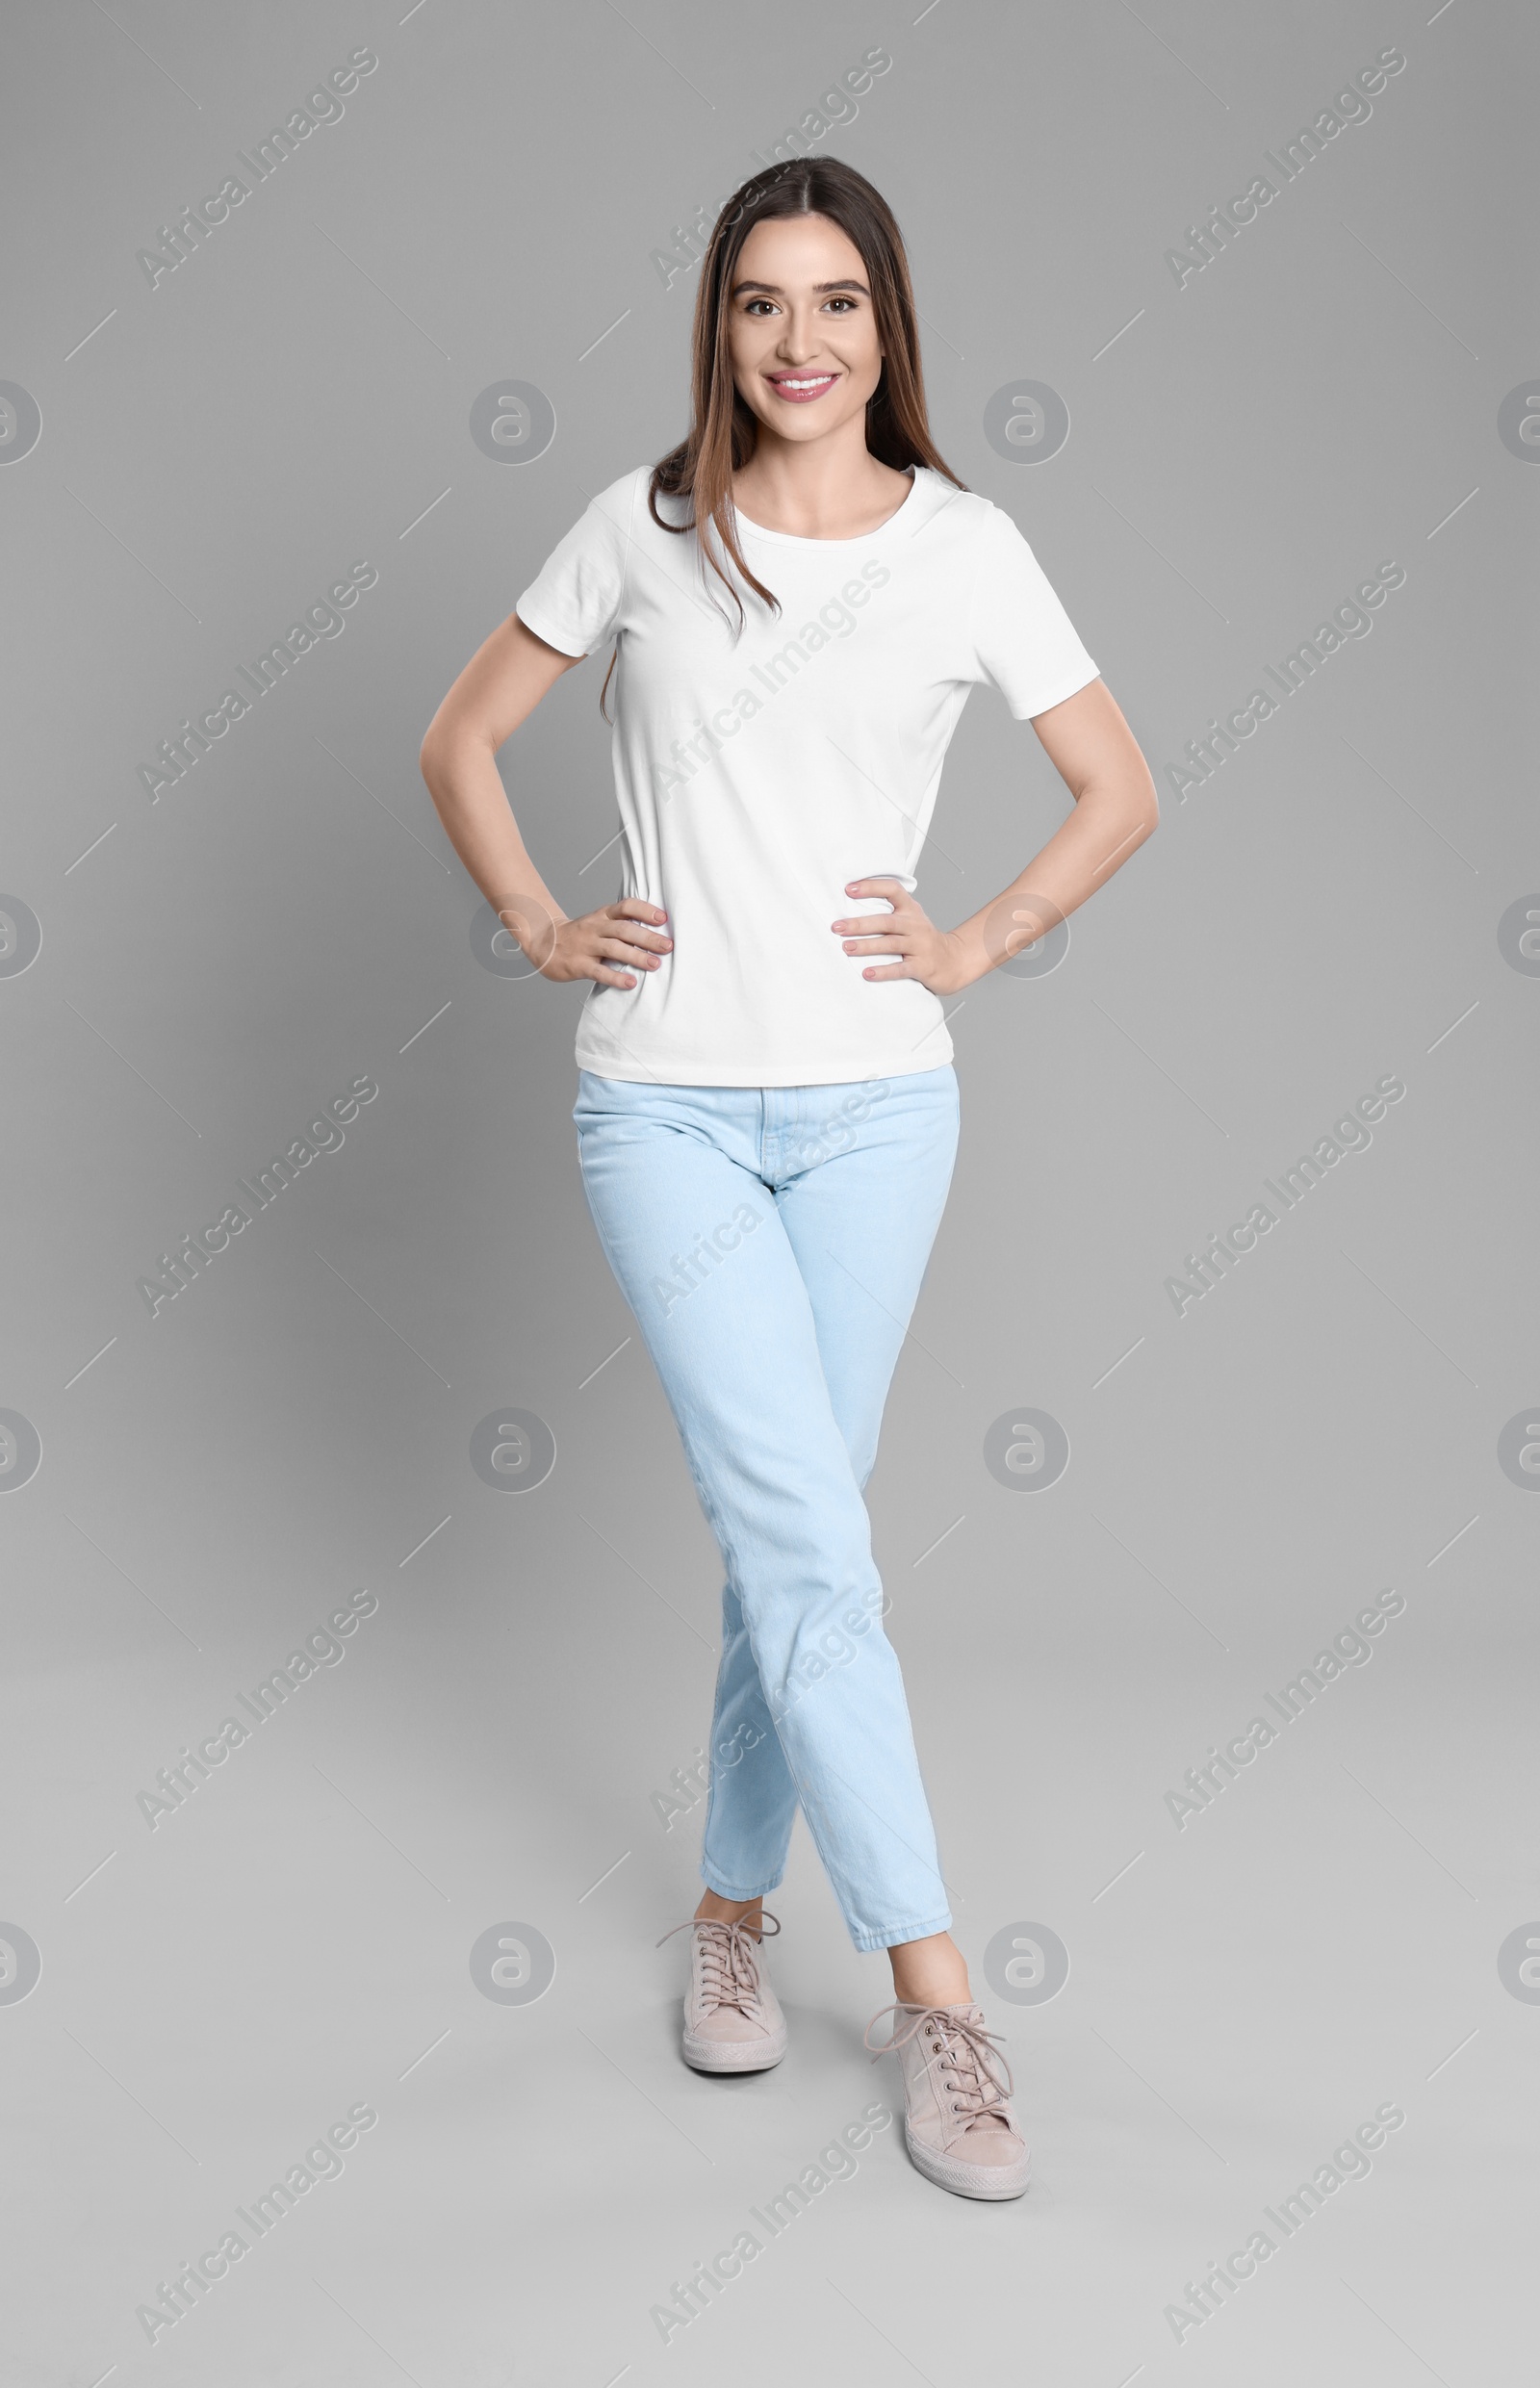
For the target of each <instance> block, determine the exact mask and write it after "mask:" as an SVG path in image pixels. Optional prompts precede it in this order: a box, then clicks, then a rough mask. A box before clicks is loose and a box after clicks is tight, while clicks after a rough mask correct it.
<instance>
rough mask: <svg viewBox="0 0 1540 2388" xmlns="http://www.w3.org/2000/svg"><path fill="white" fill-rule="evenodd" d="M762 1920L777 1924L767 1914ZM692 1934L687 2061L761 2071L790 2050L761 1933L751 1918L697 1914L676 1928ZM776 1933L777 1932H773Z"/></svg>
mask: <svg viewBox="0 0 1540 2388" xmlns="http://www.w3.org/2000/svg"><path fill="white" fill-rule="evenodd" d="M763 1924H774V1925H775V1930H776V1932H779V1931H780V1930H781V1926H780V1923H779V1922H778V1921H777V1919H776V1917H775V1916H774V1915H765V1916H764V1917H763V1918H762V1924H761V1932H762V1925H763ZM686 1929H688V1931H689V1934H690V1986H689V1989H688V1990H686V1991H685V1993H684V2041H683V2047H684V2062H685V2063H686V2065H693V2066H694V2067H695V2068H696V2070H697V2071H698V2072H703V2073H762V2072H765V2071H767V2070H768V2069H769V2067H771V2066H772V2065H779V2064H780V2062H781V2060H782V2058H783V2056H784V2055H785V2053H786V2021H785V2017H784V2016H783V2014H782V2012H781V2003H780V2000H779V1999H778V1998H777V1996H776V1994H775V1991H774V1990H772V1989H771V1988H770V1985H769V1983H768V1982H767V1981H766V1980H765V1978H764V1972H763V1964H764V1961H763V1959H762V1957H761V1956H760V1954H759V1939H760V1937H761V1934H760V1933H757V1932H755V1931H754V1930H753V1928H752V1927H751V1926H750V1925H748V1924H727V1923H714V1922H711V1921H709V1920H708V1919H707V1918H706V1917H704V1916H692V1917H691V1919H690V1922H689V1924H688V1926H687V1927H686V1926H685V1925H684V1924H676V1925H675V1926H674V1927H673V1932H665V1933H664V1935H663V1938H662V1939H660V1940H659V1941H658V1942H657V1943H656V1945H657V1946H658V1947H659V1948H661V1947H662V1945H663V1940H668V1939H672V1938H673V1934H674V1932H683V1931H685V1930H686ZM772 1937H774V1936H773V1935H772Z"/></svg>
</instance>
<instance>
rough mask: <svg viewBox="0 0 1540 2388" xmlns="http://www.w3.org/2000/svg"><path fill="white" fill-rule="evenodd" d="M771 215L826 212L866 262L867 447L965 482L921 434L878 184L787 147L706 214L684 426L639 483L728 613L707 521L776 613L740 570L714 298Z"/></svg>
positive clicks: (916, 356) (732, 423)
mask: <svg viewBox="0 0 1540 2388" xmlns="http://www.w3.org/2000/svg"><path fill="white" fill-rule="evenodd" d="M780 216H827V217H828V218H829V220H830V222H831V223H834V224H837V225H838V226H839V229H840V231H841V232H843V233H844V234H846V236H847V237H848V239H849V240H850V241H851V243H852V244H853V245H854V246H855V247H856V248H857V249H858V250H859V251H860V258H861V263H862V264H863V265H864V267H865V269H866V278H867V281H868V283H869V284H870V287H871V294H872V309H873V313H874V314H875V316H876V319H877V337H878V343H879V346H880V347H881V348H882V351H883V370H882V374H881V377H880V378H879V381H878V384H877V387H876V389H875V390H874V392H873V393H872V395H871V397H870V398H868V399H867V401H866V447H867V450H868V452H869V453H870V454H871V455H873V456H875V457H876V458H877V459H878V462H879V463H881V464H886V465H891V466H892V467H893V468H894V469H895V471H897V472H900V473H903V472H907V471H908V470H909V469H910V467H911V466H912V465H920V464H923V465H929V466H930V467H931V468H932V470H933V471H934V472H937V473H941V474H944V475H945V476H946V478H947V479H948V480H949V481H951V482H953V483H955V485H956V486H957V487H958V488H959V489H963V488H965V487H966V483H965V482H963V481H962V480H959V479H958V476H957V475H956V474H955V473H954V472H953V470H952V468H951V466H950V465H949V464H948V463H947V462H946V460H945V458H944V457H943V456H942V455H941V453H940V451H939V449H937V446H936V443H935V442H934V440H933V439H932V438H931V426H930V419H929V416H928V414H927V412H926V406H925V376H924V373H923V372H922V370H921V366H920V342H919V329H918V324H917V321H916V318H915V313H914V293H913V290H912V288H911V283H910V273H909V259H908V257H907V255H906V254H905V249H904V237H903V235H902V233H901V232H900V231H899V228H898V222H897V219H896V218H895V217H894V215H893V211H892V209H891V208H890V207H889V206H888V204H887V201H886V199H885V198H884V197H883V195H882V193H881V192H880V191H877V190H875V189H874V188H873V186H872V184H870V183H869V182H868V181H867V180H866V177H865V175H864V174H858V173H857V171H856V168H855V167H853V166H846V165H845V164H844V163H843V161H842V160H840V159H838V158H793V159H791V160H789V161H788V162H785V163H783V164H781V165H778V166H772V167H766V168H765V170H764V172H763V173H761V174H754V175H751V176H750V178H749V180H748V181H747V182H746V183H744V184H742V185H741V186H740V188H739V189H738V190H737V191H735V192H734V193H733V194H732V198H731V199H729V200H728V202H727V204H726V205H725V207H724V208H723V210H722V213H721V215H720V216H719V217H718V218H717V220H716V224H715V227H714V229H713V231H712V234H711V240H710V244H709V246H708V247H707V249H706V256H705V258H704V260H703V262H702V266H701V281H700V287H699V288H698V290H697V291H696V294H695V321H694V328H693V331H692V333H691V365H690V400H691V415H692V421H691V424H690V430H689V435H688V437H687V438H685V439H683V440H681V441H680V445H679V446H678V448H675V449H670V451H669V453H668V454H667V455H666V456H664V457H663V458H662V459H661V461H660V462H659V463H657V464H656V465H655V466H654V468H653V477H652V480H651V482H650V483H649V485H648V492H647V505H648V511H649V513H650V514H651V515H652V517H653V520H654V522H655V523H656V525H657V526H658V528H659V529H660V530H669V531H674V532H676V533H677V534H679V535H680V537H683V536H684V535H685V534H687V533H688V532H689V531H691V530H693V531H695V532H696V533H697V534H698V536H699V537H700V539H701V546H702V550H703V552H704V553H705V555H706V561H707V562H708V563H709V565H710V567H711V569H712V571H713V572H714V573H715V574H716V576H717V578H718V579H719V580H720V581H721V582H722V584H723V586H724V587H725V588H726V589H727V591H728V594H729V596H730V597H731V598H732V601H733V603H734V604H735V605H736V606H737V608H738V619H739V622H740V624H741V622H742V618H743V601H742V599H741V597H740V596H739V595H738V592H737V590H736V589H735V588H734V587H733V586H732V581H731V580H730V579H729V578H728V576H727V574H726V572H724V570H723V568H722V566H721V564H720V563H719V562H718V560H717V557H716V554H715V552H713V548H712V543H711V541H710V538H709V536H708V535H707V534H706V525H707V523H709V524H710V526H711V527H712V528H713V529H714V530H715V532H716V534H717V539H718V541H719V542H720V544H721V546H722V548H723V549H724V550H725V551H726V552H727V554H728V556H729V557H730V558H731V559H732V564H733V565H734V567H735V568H736V570H737V571H738V572H739V573H740V574H741V575H742V577H743V578H744V579H745V580H746V581H747V583H748V585H749V587H750V588H751V589H753V590H754V592H755V594H756V595H757V596H758V597H761V598H762V599H763V600H764V602H765V603H766V604H767V605H768V606H770V608H771V609H772V611H775V612H779V610H780V605H779V601H778V600H777V599H776V597H775V596H774V595H773V593H772V592H771V591H770V590H769V589H767V588H766V587H765V585H764V583H763V581H762V580H758V579H757V578H755V576H754V574H753V573H752V572H751V571H750V570H749V567H748V564H747V562H746V561H745V558H744V555H743V551H742V550H741V548H740V547H739V545H738V534H737V525H736V518H735V515H734V512H733V506H732V475H733V474H734V473H737V472H741V471H742V469H743V467H744V466H745V465H746V464H747V463H748V461H749V459H750V457H751V456H752V455H753V454H754V450H755V445H756V442H757V438H758V432H759V424H758V418H757V415H756V414H755V412H754V410H753V408H752V407H750V406H748V405H746V404H745V402H744V400H743V399H742V398H740V397H739V395H738V391H737V387H736V384H735V383H734V381H733V378H732V354H731V350H730V348H729V344H728V308H727V303H726V302H727V298H728V295H729V293H730V292H731V290H732V279H733V273H734V270H735V269H736V266H737V262H738V258H739V255H740V254H741V252H742V248H743V244H744V243H745V241H746V240H747V239H748V237H749V235H750V233H751V232H752V231H753V230H754V227H755V225H756V224H758V223H763V222H765V221H766V220H767V219H768V218H772V217H780ZM659 496H663V497H667V498H679V497H683V498H687V499H688V500H689V501H690V513H691V519H690V520H689V521H688V522H683V523H669V522H665V521H664V519H663V517H662V515H660V514H659V512H658V510H657V501H658V498H659ZM619 655H620V650H619V648H618V647H617V648H616V651H615V653H614V655H611V657H610V660H609V670H608V671H607V672H606V673H605V675H604V684H603V688H602V689H601V690H600V692H599V706H600V710H601V712H603V715H604V718H605V720H606V721H607V720H608V719H609V713H608V710H607V708H606V706H605V704H604V699H605V697H606V695H607V694H608V691H609V683H610V680H611V677H612V676H613V673H614V670H615V665H616V663H617V661H618V660H619Z"/></svg>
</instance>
